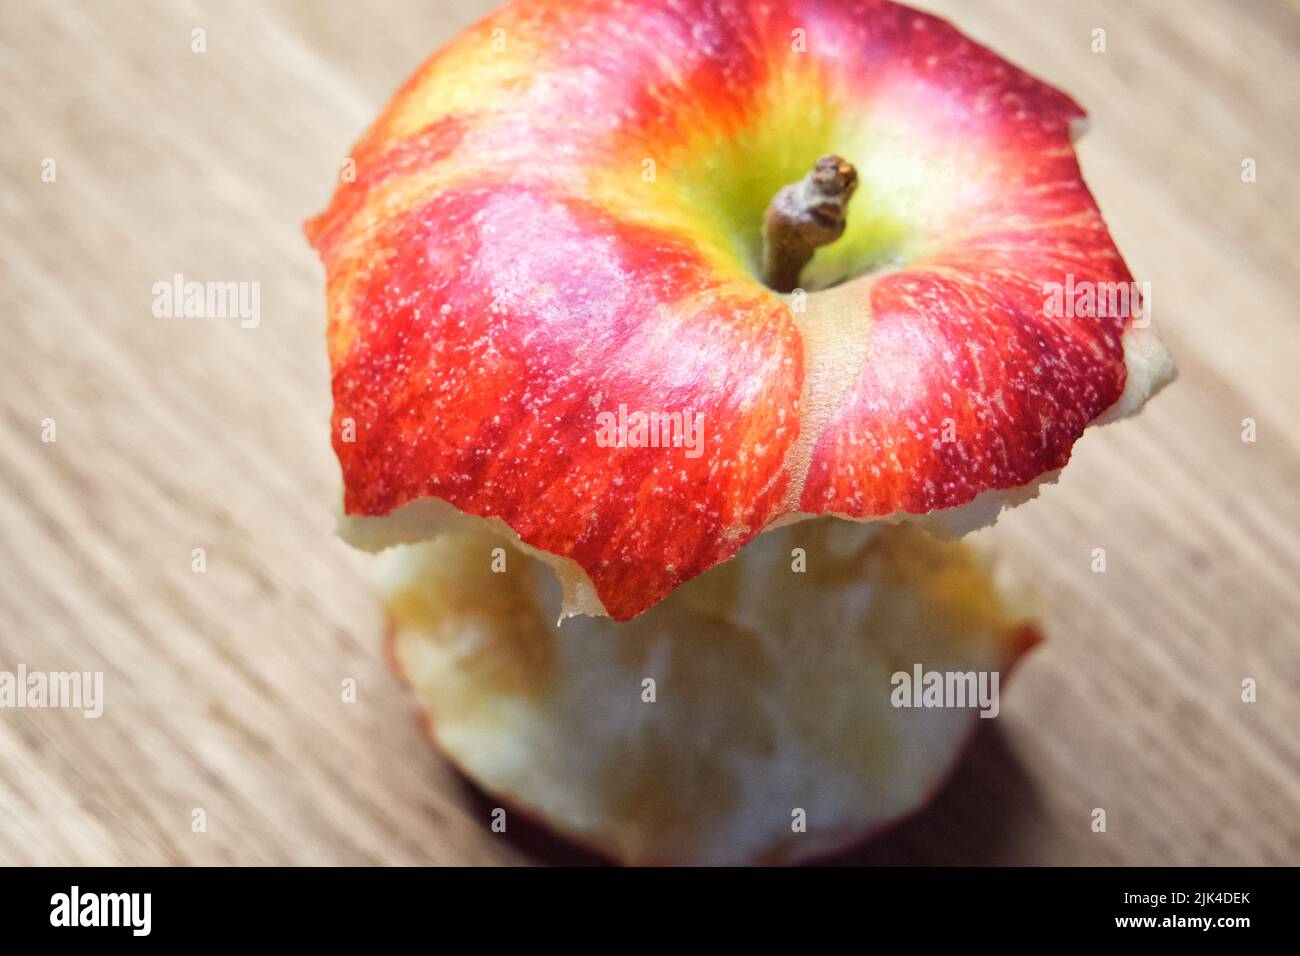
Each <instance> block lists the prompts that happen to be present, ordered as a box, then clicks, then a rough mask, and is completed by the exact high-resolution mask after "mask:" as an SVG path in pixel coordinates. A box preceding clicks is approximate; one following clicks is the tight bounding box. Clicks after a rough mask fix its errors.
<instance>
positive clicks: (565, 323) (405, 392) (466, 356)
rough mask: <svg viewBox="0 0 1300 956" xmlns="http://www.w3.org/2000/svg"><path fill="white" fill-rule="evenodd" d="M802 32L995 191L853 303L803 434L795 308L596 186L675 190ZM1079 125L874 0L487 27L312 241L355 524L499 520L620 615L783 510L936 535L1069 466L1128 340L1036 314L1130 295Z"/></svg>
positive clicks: (862, 287)
mask: <svg viewBox="0 0 1300 956" xmlns="http://www.w3.org/2000/svg"><path fill="white" fill-rule="evenodd" d="M796 29H802V30H805V31H806V32H807V34H808V37H809V50H810V52H809V53H807V54H801V55H800V56H803V57H810V56H815V57H816V61H815V62H816V64H817V69H818V70H820V73H817V74H816V75H819V76H820V75H824V76H830V77H833V78H835V82H837V83H841V84H843V86H844V88H845V89H848V90H850V91H852V92H853V93H854V95H855V97H858V98H861V99H863V100H864V101H866V100H870V101H872V102H876V101H879V102H881V103H883V104H885V105H886V106H891V104H892V106H891V108H895V109H897V110H899V111H902V112H904V113H905V114H907V115H911V116H915V117H916V122H917V132H916V136H917V137H918V140H924V141H926V142H927V143H928V142H929V141H931V140H934V139H936V138H938V139H942V140H943V142H944V143H948V142H951V143H952V144H954V145H953V146H952V148H953V149H954V150H968V151H970V150H973V151H974V154H976V156H977V159H978V162H979V164H980V168H981V169H982V170H983V171H984V174H985V178H984V179H982V180H981V181H980V188H979V195H978V196H977V197H976V199H975V200H973V201H971V202H969V203H968V204H967V205H966V206H965V207H963V209H962V215H961V218H960V221H953V222H945V223H942V224H941V225H942V226H943V227H944V229H945V230H946V231H944V232H943V234H942V236H941V237H940V238H941V239H942V241H937V242H936V243H935V244H934V248H933V249H932V250H930V251H929V252H928V253H927V254H926V255H924V256H921V257H919V258H917V259H916V260H914V261H911V262H909V263H907V264H906V265H905V266H904V267H903V268H901V269H900V270H899V271H896V272H892V273H890V274H887V275H883V276H876V277H872V278H871V279H870V280H858V281H857V282H856V283H853V284H851V287H850V286H845V289H846V290H847V291H846V293H845V294H850V295H860V296H861V316H862V327H863V333H862V334H863V335H867V336H870V342H869V348H868V349H867V351H866V358H865V360H863V361H862V362H861V365H860V367H858V368H857V370H856V372H855V373H854V375H853V376H852V379H851V386H850V387H849V389H848V391H847V393H846V394H844V395H842V396H839V398H838V400H837V405H836V410H835V411H834V412H833V414H831V415H830V416H829V418H828V419H827V420H826V421H825V422H824V423H823V424H822V425H820V426H819V427H820V430H816V429H810V428H809V426H808V425H807V420H806V413H807V410H808V408H809V406H810V405H812V404H815V401H810V399H809V396H808V395H806V394H805V385H806V383H807V381H808V378H809V377H808V374H807V370H806V368H805V363H806V361H807V359H808V355H807V352H808V349H807V348H806V343H805V339H804V336H803V335H802V334H801V331H800V325H799V322H798V321H797V319H796V316H795V315H794V314H793V313H792V310H791V307H790V305H789V304H787V302H786V301H785V300H783V299H781V298H780V297H778V296H776V295H775V294H773V293H771V292H770V291H769V290H767V289H766V288H764V287H763V286H762V285H761V283H759V282H758V281H757V280H756V279H754V278H753V277H752V276H751V275H748V274H746V273H745V272H744V271H743V270H741V269H739V268H736V267H735V266H734V263H733V262H731V261H730V260H728V258H727V255H726V254H725V253H724V252H722V251H720V250H719V248H718V247H717V245H716V243H715V242H713V240H712V239H710V238H709V237H708V236H707V235H706V233H707V231H708V230H707V229H706V228H703V227H701V228H700V229H695V228H692V227H691V225H690V224H689V222H690V217H689V214H687V213H682V212H681V211H680V210H677V209H676V207H673V208H672V209H670V208H669V207H670V205H671V203H670V202H669V200H668V199H665V200H664V205H663V207H662V208H648V207H647V206H646V205H645V203H644V202H642V200H641V199H639V198H638V199H637V200H636V201H628V202H624V203H622V204H619V203H617V202H614V201H613V200H611V199H610V196H611V191H610V189H609V184H610V182H611V181H621V180H618V179H617V177H619V176H625V177H626V181H627V182H628V184H629V185H628V192H629V194H631V193H632V192H634V191H635V189H637V188H639V187H637V186H635V185H634V184H635V183H636V182H638V174H639V173H640V172H641V169H642V166H641V163H642V158H643V157H647V156H649V157H656V158H657V160H658V162H659V163H660V165H661V168H662V169H663V170H664V171H665V173H664V175H665V178H669V177H670V176H671V170H672V168H673V166H674V163H677V162H684V161H687V160H689V159H690V157H689V156H684V155H682V150H683V148H684V147H683V145H682V144H684V143H687V142H689V141H690V137H691V135H692V132H693V131H698V130H699V129H705V130H707V131H709V133H710V135H713V136H715V137H718V138H725V137H726V136H729V135H731V131H734V130H737V129H742V128H745V127H746V126H747V125H748V124H752V123H753V122H755V121H756V119H755V118H756V117H760V116H761V114H762V111H763V109H764V108H766V107H765V104H766V103H767V102H769V98H770V94H771V90H772V84H773V83H775V82H778V81H781V80H782V78H783V72H782V71H783V70H786V69H788V68H789V66H788V65H789V64H790V63H791V62H792V60H791V56H792V54H791V53H790V49H791V35H792V31H794V30H796ZM498 39H499V40H501V41H502V42H503V43H504V46H503V48H501V49H499V50H497V49H496V48H494V47H493V43H494V41H495V40H498ZM798 62H799V63H800V64H803V63H804V62H805V61H804V60H799V61H798ZM800 69H802V66H801V67H800ZM799 75H800V77H803V78H804V79H801V80H800V82H803V81H804V80H805V79H806V78H807V77H808V76H812V75H814V74H813V73H807V72H805V73H800V74H799ZM809 82H811V81H809ZM818 82H820V81H818ZM859 94H860V96H859ZM873 98H874V99H873ZM1082 117H1083V112H1082V110H1081V109H1080V108H1079V107H1078V106H1077V105H1076V104H1075V103H1074V102H1073V101H1072V100H1071V99H1070V98H1069V97H1067V96H1065V95H1064V94H1062V93H1060V92H1058V91H1056V90H1054V89H1052V88H1051V87H1049V86H1047V85H1045V84H1043V83H1042V82H1040V81H1038V80H1037V79H1035V78H1033V77H1031V76H1029V75H1028V74H1026V73H1024V72H1022V71H1020V70H1018V69H1017V68H1015V67H1014V66H1012V65H1011V64H1009V63H1007V62H1006V61H1004V60H1002V59H1001V58H1000V57H998V56H997V55H996V54H994V53H992V52H990V51H989V50H987V49H985V48H984V47H982V46H980V45H978V44H976V43H974V42H973V41H971V40H969V39H966V38H965V37H963V36H962V35H961V34H960V33H958V32H957V31H956V30H955V29H954V28H953V27H952V26H950V25H949V24H947V23H945V22H944V21H942V20H939V19H937V18H934V17H931V16H929V15H926V14H922V13H918V12H916V11H913V10H911V9H908V8H906V7H903V6H900V5H897V4H893V3H887V2H878V0H861V2H847V0H840V2H835V0H825V2H793V3H782V4H771V3H762V2H759V0H733V2H706V0H679V2H673V3H669V2H668V0H636V2H628V3H622V4H615V3H612V2H572V0H562V2H553V3H541V4H539V3H514V4H511V5H509V6H507V7H505V8H504V9H503V10H501V11H500V12H498V13H497V14H495V15H494V16H493V17H491V18H489V19H488V20H485V21H483V22H482V23H480V24H479V25H477V26H476V27H474V28H471V29H470V30H469V31H467V32H466V33H465V34H462V35H461V36H460V37H459V38H457V39H456V40H455V41H453V42H452V43H451V44H450V45H448V46H447V47H445V48H444V49H443V50H442V51H440V52H439V53H437V54H435V55H434V57H433V58H432V59H431V60H430V61H429V62H428V63H426V64H425V65H424V66H423V67H422V68H421V69H420V71H419V72H417V74H416V75H415V76H413V77H412V78H411V80H410V81H409V82H408V83H407V84H406V86H404V87H403V89H402V90H401V91H399V93H398V94H397V96H396V97H395V98H394V100H393V101H392V103H391V104H390V105H389V107H388V108H387V109H386V110H385V112H384V113H383V115H382V116H381V117H380V119H379V120H378V121H377V122H376V123H375V125H374V126H373V127H372V128H371V129H370V130H369V131H368V132H367V134H366V135H365V137H364V138H363V139H362V141H361V142H360V143H359V144H358V145H357V147H356V148H355V149H354V151H353V153H352V157H353V158H354V159H355V161H356V180H355V182H344V183H342V184H341V185H340V186H339V187H338V189H337V191H336V193H335V195H334V198H333V200H332V202H331V204H330V206H329V208H328V209H327V210H326V211H325V212H324V213H323V214H321V215H320V216H318V217H317V218H316V219H314V220H312V221H311V222H309V223H308V225H307V232H308V236H309V238H310V239H311V241H312V242H313V244H314V245H315V246H316V248H317V249H318V250H319V252H320V254H321V257H322V259H323V261H324V263H325V266H326V270H327V274H328V299H329V313H330V320H329V353H330V361H331V366H332V370H333V397H334V415H333V426H334V428H333V442H334V448H335V451H336V453H337V455H338V458H339V462H340V464H341V466H342V471H343V478H344V487H345V491H344V507H345V511H346V512H347V513H348V514H350V515H386V514H389V513H390V512H392V511H393V510H394V509H396V508H398V507H400V506H401V505H403V504H406V503H408V502H411V501H414V500H417V499H420V498H425V497H430V496H432V497H437V498H441V499H444V500H446V501H448V502H450V503H451V504H452V505H454V506H455V507H456V508H459V509H460V510H462V511H464V512H466V513H468V514H471V515H476V516H481V517H496V518H500V519H502V520H503V521H504V522H505V523H506V524H508V525H509V526H510V527H511V528H512V529H513V530H514V531H515V532H517V533H518V534H519V536H520V537H521V539H522V540H523V541H524V542H526V543H528V544H529V545H532V546H534V547H537V548H540V549H542V550H545V551H548V552H551V553H552V554H556V555H560V556H563V557H566V558H571V559H573V560H574V561H576V562H577V564H579V565H580V566H581V567H582V568H583V569H584V571H585V572H586V573H587V575H588V576H589V577H590V579H591V581H592V583H593V585H594V587H595V589H596V593H597V595H598V596H599V598H600V599H601V601H602V602H603V604H604V606H605V609H606V610H607V611H608V613H609V614H610V616H611V617H613V618H614V619H616V620H620V621H621V620H627V619H629V618H631V617H633V616H635V615H636V614H639V613H640V612H641V611H644V610H645V609H647V608H648V607H650V606H652V605H653V604H655V603H656V602H658V601H659V600H661V599H662V598H664V597H665V596H666V595H667V594H669V593H670V592H671V591H672V590H673V589H674V588H676V587H677V586H678V585H679V584H681V583H682V582H684V581H686V580H688V579H690V578H692V577H694V576H696V575H698V574H700V573H701V572H703V571H705V570H707V569H708V568H710V567H712V566H714V565H716V564H718V563H720V562H723V561H726V560H728V559H730V558H731V557H733V556H734V555H735V554H736V552H737V551H738V550H739V549H740V548H742V547H743V546H744V545H745V544H746V543H747V542H748V541H749V540H751V539H752V538H753V537H754V536H755V535H757V534H758V533H760V532H761V531H762V530H763V528H764V527H765V526H767V525H768V524H769V523H771V522H773V521H775V520H777V519H778V518H780V517H781V516H782V515H784V514H787V513H789V512H795V511H798V512H806V513H809V514H825V513H835V514H841V515H845V516H849V517H853V518H871V517H877V516H887V515H894V514H899V513H911V514H923V513H926V512H929V511H932V510H935V509H940V508H950V507H955V506H960V505H963V504H966V503H968V502H970V501H971V499H972V498H974V497H975V495H977V494H979V493H980V492H981V491H985V490H989V489H998V488H1012V487H1018V486H1021V485H1024V484H1026V483H1028V482H1031V481H1033V480H1034V479H1036V478H1038V477H1040V476H1041V475H1043V474H1044V473H1045V472H1048V471H1051V470H1053V469H1056V468H1059V467H1060V466H1061V465H1063V464H1064V463H1065V462H1066V461H1067V460H1068V458H1069V455H1070V450H1071V447H1072V445H1073V443H1074V442H1075V440H1077V439H1078V437H1079V436H1080V435H1081V434H1082V432H1083V429H1084V427H1085V426H1086V425H1087V423H1088V422H1090V421H1091V420H1093V419H1094V418H1096V417H1097V416H1098V415H1099V414H1101V413H1102V412H1103V411H1105V409H1106V408H1108V407H1109V406H1110V405H1112V404H1113V403H1114V402H1115V401H1116V400H1117V399H1118V397H1119V396H1120V394H1121V392H1122V390H1123V387H1124V382H1125V365H1124V355H1123V347H1122V344H1121V338H1120V336H1121V332H1122V331H1123V328H1124V325H1125V322H1126V319H1125V318H1124V317H1122V316H1120V317H1111V318H1083V317H1080V318H1068V319H1066V318H1048V317H1047V316H1046V315H1045V312H1044V305H1043V303H1044V292H1043V285H1044V284H1045V283H1048V282H1062V281H1064V279H1065V276H1066V274H1067V273H1069V274H1073V276H1074V277H1075V281H1076V282H1127V281H1130V280H1131V275H1130V273H1129V271H1128V269H1127V268H1126V267H1125V265H1124V262H1123V260H1122V259H1121V257H1120V255H1119V253H1118V251H1117V250H1116V249H1115V246H1114V244H1113V242H1112V240H1111V238H1110V236H1109V234H1108V232H1107V230H1106V227H1105V224H1104V222H1103V221H1102V219H1101V216H1100V213H1099V212H1098V210H1097V207H1096V204H1095V202H1094V201H1093V198H1092V196H1091V195H1090V193H1089V191H1088V189H1087V187H1086V185H1085V184H1084V183H1083V180H1082V178H1081V175H1080V172H1079V167H1078V163H1077V160H1076V158H1075V155H1074V152H1073V149H1072V147H1071V145H1070V135H1069V134H1070V127H1071V124H1072V123H1073V122H1074V121H1076V120H1079V119H1081V118H1082ZM961 155H966V154H965V153H961ZM762 161H763V157H755V162H762ZM989 170H993V171H994V173H996V175H992V174H989ZM643 193H644V191H643ZM643 193H637V194H636V195H637V196H638V197H640V196H642V195H643ZM663 194H664V195H667V191H666V190H665V191H664V193H663ZM855 201H858V200H855ZM638 203H640V205H638ZM850 215H852V212H851V213H850ZM674 217H676V218H674ZM815 398H816V396H813V399H815ZM620 405H625V406H626V407H627V408H628V409H629V410H630V411H638V410H641V411H667V412H672V411H679V412H690V413H698V414H700V415H702V416H703V427H704V443H703V454H702V455H701V456H700V457H698V458H692V457H688V456H687V455H686V454H685V451H684V450H683V449H663V448H631V447H625V448H610V447H601V446H600V445H599V444H598V443H597V441H596V435H597V429H598V425H599V422H598V420H597V415H598V414H599V413H600V412H616V411H617V410H618V408H619V406H620ZM801 413H804V414H805V418H804V419H803V420H802V422H801ZM949 422H951V425H949ZM801 427H802V428H803V429H804V431H805V432H807V433H806V434H803V435H802V436H801ZM946 427H947V428H950V429H951V431H952V432H953V433H954V434H955V436H956V438H955V440H954V441H942V440H941V436H942V434H943V432H944V429H945V428H946ZM353 433H355V438H354V440H350V439H352V437H353ZM801 438H802V442H801ZM803 445H806V450H805V451H804V452H802V453H797V454H795V455H791V454H790V453H791V451H792V449H797V448H799V447H802V446H803Z"/></svg>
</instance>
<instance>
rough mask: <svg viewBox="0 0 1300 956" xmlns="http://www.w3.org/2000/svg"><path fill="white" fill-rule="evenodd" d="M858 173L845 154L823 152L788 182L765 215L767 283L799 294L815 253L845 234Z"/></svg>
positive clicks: (764, 268) (778, 289) (856, 186)
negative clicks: (794, 180)
mask: <svg viewBox="0 0 1300 956" xmlns="http://www.w3.org/2000/svg"><path fill="white" fill-rule="evenodd" d="M857 188H858V171H857V170H856V169H854V168H853V164H852V163H850V162H848V161H847V160H845V159H841V158H840V157H839V156H823V157H822V158H821V159H819V160H817V163H816V165H815V166H813V168H812V171H811V172H809V173H808V175H807V176H805V177H804V178H803V179H801V180H799V181H798V182H797V183H791V184H790V185H788V186H783V187H782V188H781V190H780V191H779V192H778V193H777V194H776V195H775V196H774V197H773V198H772V201H771V203H769V204H768V207H767V212H765V213H764V214H763V281H764V282H766V283H767V285H768V286H769V287H770V288H772V289H775V290H776V291H777V292H793V291H794V290H795V289H796V288H798V286H799V273H800V272H802V271H803V267H804V266H806V265H807V264H808V260H809V259H811V258H812V255H813V252H814V251H815V250H816V249H817V248H818V247H819V246H824V245H826V244H827V243H828V242H834V241H835V240H836V239H838V238H839V237H840V236H842V235H844V224H845V210H846V207H847V206H848V204H849V198H850V197H851V196H852V195H853V191H854V190H855V189H857Z"/></svg>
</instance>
